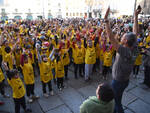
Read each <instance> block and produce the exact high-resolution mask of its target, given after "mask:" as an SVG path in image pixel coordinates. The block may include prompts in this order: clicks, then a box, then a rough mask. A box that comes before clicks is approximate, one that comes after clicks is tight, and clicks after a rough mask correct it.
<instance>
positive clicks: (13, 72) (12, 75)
mask: <svg viewBox="0 0 150 113" xmlns="http://www.w3.org/2000/svg"><path fill="white" fill-rule="evenodd" d="M17 73H18V71H17V70H16V69H12V70H10V71H9V75H8V78H9V79H11V78H12V77H14V76H15V75H16V74H17Z"/></svg>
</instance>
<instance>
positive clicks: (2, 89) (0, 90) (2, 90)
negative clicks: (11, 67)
mask: <svg viewBox="0 0 150 113" xmlns="http://www.w3.org/2000/svg"><path fill="white" fill-rule="evenodd" d="M4 81H5V80H3V81H2V82H0V93H1V94H2V95H4V94H5V90H4V86H5V83H4Z"/></svg>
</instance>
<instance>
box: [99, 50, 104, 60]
mask: <svg viewBox="0 0 150 113" xmlns="http://www.w3.org/2000/svg"><path fill="white" fill-rule="evenodd" d="M99 59H100V61H104V52H103V48H101V49H100V51H99Z"/></svg>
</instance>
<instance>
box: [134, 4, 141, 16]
mask: <svg viewBox="0 0 150 113" xmlns="http://www.w3.org/2000/svg"><path fill="white" fill-rule="evenodd" d="M141 10H142V8H141V6H140V5H139V6H138V7H137V9H136V10H135V15H136V16H137V15H138V14H140V12H141Z"/></svg>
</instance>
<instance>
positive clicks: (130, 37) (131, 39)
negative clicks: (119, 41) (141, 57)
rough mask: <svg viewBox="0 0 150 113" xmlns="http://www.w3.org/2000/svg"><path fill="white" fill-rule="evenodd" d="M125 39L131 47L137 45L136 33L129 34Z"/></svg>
mask: <svg viewBox="0 0 150 113" xmlns="http://www.w3.org/2000/svg"><path fill="white" fill-rule="evenodd" d="M125 37H126V39H127V44H128V46H129V47H133V46H134V45H135V44H136V35H135V34H134V33H132V32H130V33H127V34H126V35H125Z"/></svg>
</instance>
